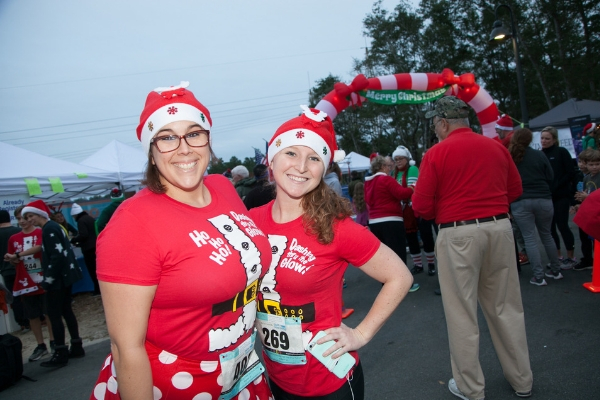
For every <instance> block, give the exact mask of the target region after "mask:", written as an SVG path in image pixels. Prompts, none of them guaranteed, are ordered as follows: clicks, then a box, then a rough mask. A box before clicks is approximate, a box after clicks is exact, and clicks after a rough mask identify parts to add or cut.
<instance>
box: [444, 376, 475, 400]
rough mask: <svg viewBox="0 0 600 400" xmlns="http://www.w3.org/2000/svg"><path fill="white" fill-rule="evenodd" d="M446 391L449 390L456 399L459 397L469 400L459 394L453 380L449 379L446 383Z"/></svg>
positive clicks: (461, 393)
mask: <svg viewBox="0 0 600 400" xmlns="http://www.w3.org/2000/svg"><path fill="white" fill-rule="evenodd" d="M448 390H450V393H452V394H453V395H455V396H456V397H460V398H461V399H463V400H471V399H469V398H468V397H467V396H465V395H464V394H463V392H461V391H460V390H459V389H458V386H456V381H455V380H454V378H452V379H450V380H449V381H448ZM478 400H484V398H481V399H478Z"/></svg>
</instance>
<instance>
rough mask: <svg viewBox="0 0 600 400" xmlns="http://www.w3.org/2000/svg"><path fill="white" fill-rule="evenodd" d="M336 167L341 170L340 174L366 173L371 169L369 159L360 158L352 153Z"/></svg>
mask: <svg viewBox="0 0 600 400" xmlns="http://www.w3.org/2000/svg"><path fill="white" fill-rule="evenodd" d="M338 165H339V166H340V169H341V170H342V174H349V173H350V172H352V171H368V170H369V168H371V162H370V160H369V157H365V156H362V155H360V154H358V153H355V152H353V151H352V152H350V154H348V155H347V156H346V158H344V159H343V160H342V161H340V162H339V163H338Z"/></svg>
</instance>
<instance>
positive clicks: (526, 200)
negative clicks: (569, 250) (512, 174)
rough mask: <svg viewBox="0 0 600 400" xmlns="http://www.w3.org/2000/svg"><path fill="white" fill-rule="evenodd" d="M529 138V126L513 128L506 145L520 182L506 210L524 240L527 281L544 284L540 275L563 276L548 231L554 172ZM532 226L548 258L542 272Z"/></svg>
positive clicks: (550, 221)
mask: <svg viewBox="0 0 600 400" xmlns="http://www.w3.org/2000/svg"><path fill="white" fill-rule="evenodd" d="M532 138H533V135H532V133H531V131H530V130H529V129H527V128H522V129H517V130H516V131H515V132H514V134H513V137H512V139H511V140H510V145H509V146H508V151H509V152H510V155H511V157H512V159H513V161H514V162H515V164H516V165H517V169H518V170H519V175H521V181H522V183H523V194H522V195H521V197H519V198H518V199H517V200H515V201H514V202H513V203H512V204H511V206H510V209H511V212H512V215H513V217H514V218H515V222H516V223H517V225H518V226H519V229H520V230H521V233H522V234H523V239H525V247H526V248H527V255H528V256H529V262H530V263H531V267H532V268H533V278H531V281H529V283H531V284H533V285H538V286H545V285H546V284H547V283H546V280H545V279H544V275H545V276H546V277H548V278H552V279H562V278H563V276H562V274H561V273H560V262H559V261H558V253H557V251H556V245H555V244H554V240H553V239H552V235H551V234H550V227H551V224H552V216H553V215H554V207H553V205H552V192H551V191H550V188H551V187H552V180H553V177H554V173H553V172H552V166H551V165H550V161H548V158H547V157H546V156H545V155H544V153H542V152H540V151H536V150H534V149H532V148H531V147H529V144H530V143H531V140H532ZM536 228H537V231H538V234H539V236H540V239H541V240H542V244H543V246H544V248H545V250H546V255H547V256H548V258H549V259H550V268H551V270H550V271H547V272H545V273H544V267H543V266H542V257H541V255H540V252H539V250H538V248H537V237H536V235H535V231H536Z"/></svg>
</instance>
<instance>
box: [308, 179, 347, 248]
mask: <svg viewBox="0 0 600 400" xmlns="http://www.w3.org/2000/svg"><path fill="white" fill-rule="evenodd" d="M300 205H301V206H302V210H303V211H304V213H303V214H302V224H303V225H304V229H305V230H306V233H308V234H309V235H315V236H316V237H317V241H318V242H319V243H321V244H330V243H331V242H333V226H334V223H335V222H336V220H338V221H339V220H342V219H344V218H347V217H349V216H351V215H352V207H351V206H350V202H349V201H348V200H347V199H346V198H344V197H342V196H339V195H338V194H337V193H335V192H334V191H333V190H332V189H331V188H330V187H329V186H328V185H327V184H326V183H325V181H324V180H322V179H321V182H320V183H319V186H317V187H316V188H315V189H314V190H312V191H311V192H309V193H307V194H305V195H304V197H302V200H301V202H300Z"/></svg>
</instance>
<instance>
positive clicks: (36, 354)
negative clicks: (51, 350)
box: [29, 343, 48, 361]
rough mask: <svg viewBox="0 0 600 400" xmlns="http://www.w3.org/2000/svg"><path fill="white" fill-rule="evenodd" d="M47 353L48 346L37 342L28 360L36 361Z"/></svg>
mask: <svg viewBox="0 0 600 400" xmlns="http://www.w3.org/2000/svg"><path fill="white" fill-rule="evenodd" d="M46 354H48V348H47V347H46V344H45V343H42V344H38V345H37V347H36V348H35V350H33V353H32V354H31V355H30V356H29V361H37V360H39V359H40V358H42V357H43V356H45V355H46Z"/></svg>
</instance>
